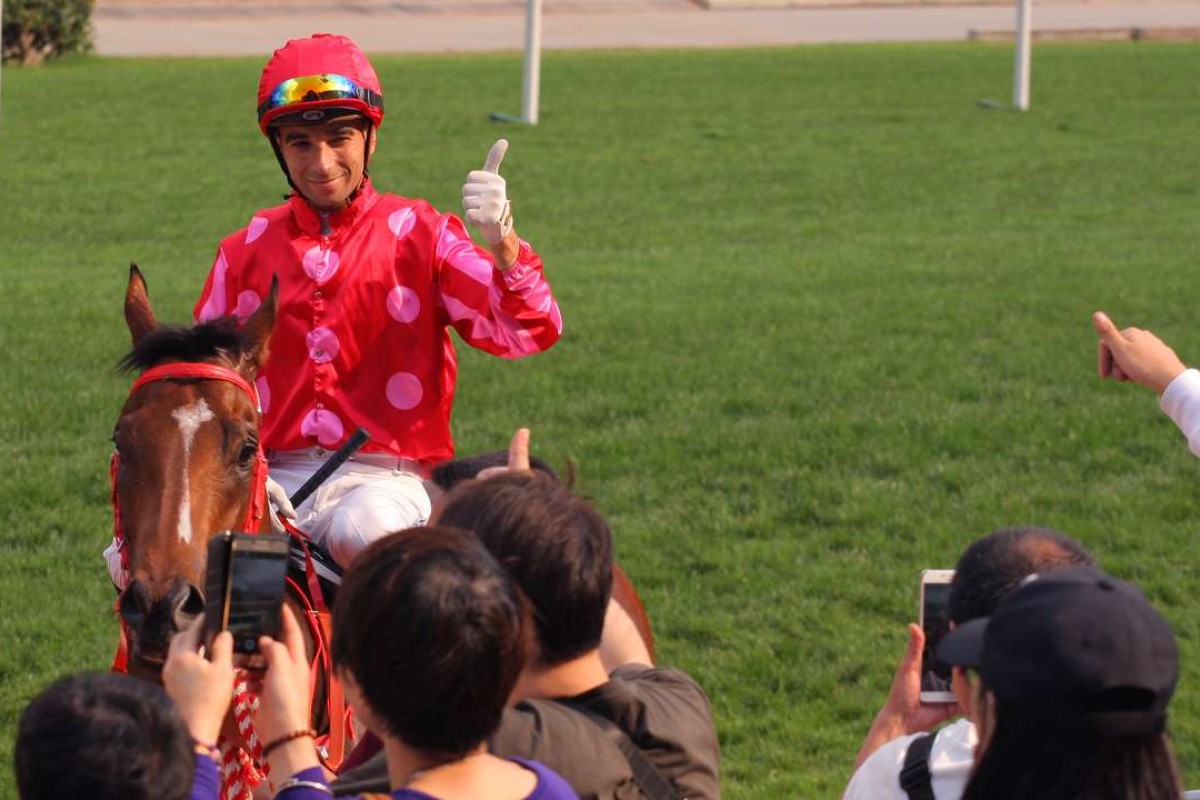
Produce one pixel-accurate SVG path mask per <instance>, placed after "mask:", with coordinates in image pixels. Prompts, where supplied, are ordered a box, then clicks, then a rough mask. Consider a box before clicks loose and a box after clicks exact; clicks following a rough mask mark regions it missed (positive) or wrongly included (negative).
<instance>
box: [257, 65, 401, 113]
mask: <svg viewBox="0 0 1200 800" xmlns="http://www.w3.org/2000/svg"><path fill="white" fill-rule="evenodd" d="M320 100H358V101H360V102H362V103H364V104H366V105H367V106H368V107H369V108H378V109H380V110H382V109H383V96H382V95H380V94H379V93H378V92H375V91H372V90H371V89H367V88H366V87H363V86H359V85H358V84H357V83H355V82H354V81H352V80H350V79H349V78H347V77H346V76H345V75H332V74H330V75H307V76H305V77H302V78H290V79H288V80H286V81H284V82H283V83H281V84H279V85H278V86H276V87H275V89H274V91H272V92H271V96H270V97H268V98H267V100H266V102H264V103H263V104H262V105H260V106H259V107H258V118H259V119H260V120H261V119H262V118H263V117H264V116H266V115H267V114H268V113H270V112H272V111H274V110H276V109H280V108H287V107H289V106H295V105H300V104H301V103H315V102H317V101H320Z"/></svg>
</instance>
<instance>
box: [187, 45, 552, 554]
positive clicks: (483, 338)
mask: <svg viewBox="0 0 1200 800" xmlns="http://www.w3.org/2000/svg"><path fill="white" fill-rule="evenodd" d="M383 116H384V104H383V90H382V88H381V87H380V82H379V78H378V77H377V76H376V73H375V69H374V68H373V67H372V66H371V63H370V61H368V60H367V58H366V56H364V55H363V53H362V51H360V50H359V48H358V47H357V46H356V45H355V44H354V42H352V41H351V40H349V39H347V38H346V37H344V36H334V35H330V34H324V33H318V34H314V35H313V36H311V37H309V38H306V39H293V40H291V41H289V42H287V43H286V44H285V45H284V46H283V47H282V48H280V49H278V50H276V51H275V53H274V55H273V56H272V58H271V59H270V61H268V62H267V65H266V67H265V68H264V69H263V72H262V77H261V79H260V81H259V86H258V123H259V128H260V129H261V130H262V133H263V134H264V135H265V136H266V137H267V139H268V141H269V142H270V143H271V147H272V149H273V150H274V152H275V157H276V159H278V161H279V165H280V167H281V168H282V169H283V173H284V177H286V178H287V181H288V184H289V185H290V186H291V188H292V193H291V194H290V195H289V196H288V198H287V200H286V202H284V203H283V204H282V205H279V206H275V207H274V208H268V209H265V210H262V211H258V212H257V213H255V214H254V215H253V216H252V217H251V219H250V221H249V223H248V224H247V225H246V227H245V228H242V229H241V230H239V231H237V232H235V233H233V234H231V235H230V236H228V237H226V238H225V239H224V240H222V241H221V243H220V246H219V247H218V248H217V253H216V260H215V262H214V264H213V267H212V270H211V271H210V272H209V275H208V278H207V280H206V281H205V284H204V290H203V292H202V294H201V295H200V299H199V301H198V302H197V304H196V306H195V318H196V320H197V321H198V322H202V321H207V320H211V319H214V318H217V317H221V316H224V315H229V314H236V315H237V317H238V318H239V320H243V321H244V320H245V319H246V318H247V317H248V316H249V315H250V314H252V313H253V312H254V310H255V309H256V308H258V306H259V304H260V303H261V302H262V300H263V298H264V297H265V296H266V294H267V292H268V291H269V290H270V287H271V280H272V278H273V277H276V276H277V277H278V279H279V299H278V303H279V310H278V314H277V319H276V326H275V330H274V333H273V334H272V337H271V340H270V350H269V352H270V358H269V360H268V362H267V364H266V366H265V367H264V368H263V370H262V372H261V373H260V374H259V375H258V378H257V381H256V384H257V387H258V391H259V395H260V398H261V404H262V424H261V431H260V434H261V437H262V444H263V447H264V448H265V450H266V453H267V458H268V460H269V462H270V475H271V480H270V482H269V484H268V490H269V492H270V494H271V498H272V500H273V501H274V502H275V505H276V506H277V507H278V508H279V509H280V513H281V514H283V515H285V516H289V515H291V514H293V513H294V514H295V521H296V524H297V525H298V526H299V527H300V528H301V529H302V530H304V531H305V532H307V533H308V534H309V535H310V536H312V538H313V539H314V540H315V541H316V542H318V543H319V544H321V545H323V546H324V547H325V548H326V549H327V550H328V551H329V552H330V553H331V554H332V555H333V557H334V559H335V560H336V561H337V562H338V563H340V564H342V565H343V566H345V565H346V564H348V563H349V561H350V560H351V559H352V558H353V556H354V555H355V554H356V553H357V552H358V551H360V550H361V549H362V548H363V547H365V546H366V545H367V544H368V543H369V542H370V541H372V540H373V539H375V538H377V537H378V536H380V535H382V534H384V533H387V532H389V531H394V530H399V529H402V528H408V527H411V526H415V525H420V524H422V523H424V522H425V521H426V519H427V518H428V516H429V513H430V501H429V497H428V495H427V494H426V491H425V488H424V485H423V479H425V478H426V477H428V471H429V469H430V467H431V466H432V465H434V464H437V463H439V462H441V461H444V460H446V459H448V458H450V457H451V456H452V455H453V453H454V445H453V441H452V440H451V436H450V411H451V405H452V403H453V400H454V386H455V376H456V373H457V364H456V359H455V354H454V347H453V344H452V343H451V339H450V335H449V332H448V331H447V330H446V328H447V326H453V327H454V329H455V330H457V331H458V334H459V336H461V337H462V338H463V339H464V340H465V341H466V342H467V343H468V344H470V345H471V346H472V347H477V348H479V349H481V350H485V351H487V352H489V353H493V354H495V355H498V356H502V357H504V358H520V357H523V356H527V355H531V354H533V353H538V352H541V351H543V350H546V349H547V348H549V347H550V346H551V345H552V344H554V342H555V341H556V340H557V339H558V337H559V334H560V332H561V330H562V318H561V316H560V315H559V310H558V304H557V302H556V301H555V299H554V296H553V294H552V293H551V291H550V286H549V284H548V283H547V282H546V279H545V278H544V277H543V275H542V262H541V259H540V258H539V257H538V255H537V254H536V253H535V252H534V251H533V249H532V248H531V247H530V246H529V244H527V243H526V242H524V241H522V240H521V239H519V238H518V237H517V234H516V232H515V231H514V230H513V222H512V212H511V206H510V204H509V202H508V198H507V193H506V187H505V181H504V179H503V178H502V177H500V175H499V166H500V161H501V159H502V158H503V156H504V150H505V149H506V148H507V146H508V144H507V142H505V141H504V140H500V141H498V142H496V144H495V145H493V147H492V151H491V152H490V153H489V154H488V159H487V162H486V163H485V165H484V169H483V170H475V171H472V172H470V173H468V175H467V179H466V183H465V184H464V186H463V190H462V198H463V199H462V202H463V209H464V211H465V216H466V219H467V220H468V221H469V222H471V223H473V224H474V225H475V226H476V228H477V229H478V231H479V233H480V235H481V237H482V239H483V240H484V241H485V242H486V245H487V246H486V247H481V246H479V245H477V244H475V243H474V242H473V241H472V239H471V236H470V234H468V232H467V230H466V227H465V226H464V224H463V222H462V220H460V219H459V218H458V217H456V216H454V215H452V214H443V213H439V212H438V211H437V210H435V209H434V208H433V207H432V206H431V205H430V204H429V203H427V202H425V201H424V200H417V199H411V198H407V197H401V196H398V195H394V194H386V193H381V192H378V191H376V189H375V187H374V185H373V183H372V181H371V179H370V178H369V177H368V167H369V164H370V160H371V156H372V154H373V153H374V152H375V147H376V145H377V143H378V133H379V129H380V126H381V125H382V123H383ZM359 427H363V428H366V430H367V432H368V433H369V434H370V436H371V438H370V441H369V442H368V444H367V445H366V446H365V447H364V448H363V449H362V451H360V452H359V453H358V454H357V455H356V456H354V457H353V458H352V459H351V460H350V461H348V462H346V463H345V464H343V465H342V466H341V467H340V468H339V469H338V470H337V471H336V472H334V473H333V475H332V477H331V478H330V479H329V480H327V481H326V482H325V483H324V484H323V485H322V486H321V487H320V488H319V489H318V490H317V491H316V492H315V493H314V494H313V495H311V496H310V497H309V498H308V499H307V500H306V501H305V502H303V503H302V504H301V505H300V507H299V508H297V509H294V510H293V509H292V508H291V504H290V503H288V501H287V496H288V495H290V494H293V493H294V492H295V491H296V489H297V488H299V487H300V486H301V485H302V484H303V483H304V481H305V480H306V479H307V478H308V477H309V476H310V475H312V473H313V472H315V471H316V470H317V469H318V468H319V467H320V466H321V465H322V463H324V461H325V460H326V459H327V458H328V457H329V455H330V454H331V453H332V452H333V451H336V450H337V448H338V447H339V446H340V445H341V444H343V443H344V442H345V441H346V440H347V439H348V438H349V437H350V436H351V435H352V434H353V433H354V432H355V430H356V429H357V428H359Z"/></svg>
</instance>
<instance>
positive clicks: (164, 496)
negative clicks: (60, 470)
mask: <svg viewBox="0 0 1200 800" xmlns="http://www.w3.org/2000/svg"><path fill="white" fill-rule="evenodd" d="M277 297H278V285H277V284H273V285H272V289H271V292H270V293H269V295H268V296H267V298H266V299H265V300H264V301H263V302H262V304H261V305H260V307H259V308H258V310H257V311H255V312H254V313H253V314H252V315H251V316H250V318H249V319H248V320H247V321H246V323H245V324H244V325H242V326H240V327H239V326H237V324H236V321H235V320H234V319H232V318H227V319H223V320H217V321H213V322H210V323H205V324H200V325H196V326H193V327H190V328H185V327H177V326H168V325H160V324H159V323H158V320H157V319H156V318H155V315H154V311H153V309H152V307H151V304H150V299H149V295H148V293H147V290H146V282H145V278H144V277H143V276H142V274H141V272H140V270H138V268H137V266H136V265H131V266H130V271H129V283H128V285H127V287H126V293H125V322H126V325H127V326H128V328H129V333H130V335H131V337H132V342H133V347H132V350H131V351H130V352H129V354H128V355H126V357H125V358H124V359H123V360H122V362H121V366H122V367H123V368H125V369H126V370H130V371H132V370H138V371H139V372H140V375H139V377H138V378H137V379H136V380H135V381H134V383H133V386H132V388H131V389H130V392H129V396H128V398H127V399H126V401H125V404H124V406H123V407H122V408H121V412H120V414H119V416H118V419H117V423H116V425H115V426H114V429H113V444H114V448H115V449H114V453H113V458H112V462H111V465H110V477H111V484H112V504H113V520H114V542H115V543H116V544H117V545H118V550H117V552H118V553H119V557H120V563H121V568H122V569H121V570H120V572H121V573H123V577H124V581H123V584H124V585H123V586H122V587H120V591H119V595H118V598H117V603H116V610H117V613H118V615H119V617H120V620H121V630H122V644H121V646H120V648H119V650H118V658H117V660H116V661H115V662H114V668H118V669H122V670H123V671H126V672H129V673H131V674H134V675H138V676H140V677H144V678H148V679H150V680H155V681H161V679H162V668H163V664H164V662H165V661H166V656H167V650H168V647H169V644H170V641H171V638H172V636H174V635H175V634H176V633H178V632H179V631H181V630H183V629H184V628H186V627H187V626H189V625H190V624H192V622H193V621H194V620H195V618H196V617H197V616H198V615H199V614H200V613H201V612H202V611H203V610H204V605H205V599H204V592H203V589H202V587H203V586H204V573H205V568H206V561H207V551H208V541H209V539H210V538H211V537H212V535H213V534H215V533H217V532H220V531H226V530H235V531H243V532H249V533H267V532H269V531H270V529H271V525H270V517H269V512H268V510H267V496H266V478H267V460H266V457H265V456H264V454H263V450H262V447H261V445H260V443H259V437H258V424H259V413H260V412H259V404H258V393H257V390H256V387H255V385H254V379H255V376H256V374H257V372H258V370H260V369H261V368H262V365H263V364H264V363H265V361H266V358H267V352H268V342H269V340H270V335H271V332H272V330H273V328H274V324H275V309H276V302H277ZM301 550H302V551H303V546H302V545H301ZM308 566H311V563H309V564H308ZM302 587H303V588H302ZM288 589H289V591H288V599H287V602H288V603H289V605H291V606H292V608H293V611H295V612H296V616H297V619H299V620H301V628H302V630H303V631H304V634H305V645H306V648H307V651H308V653H309V656H310V658H311V659H312V664H313V681H312V683H313V697H312V715H313V727H314V728H315V729H317V730H320V731H324V734H323V736H322V743H323V744H324V745H325V748H326V749H325V752H324V756H325V763H326V765H327V766H329V767H330V768H333V769H336V767H337V766H338V764H339V763H340V762H341V760H342V758H343V756H344V753H345V751H346V749H347V744H348V743H349V740H350V738H351V737H350V730H351V729H350V728H349V726H348V722H349V720H348V717H347V714H346V711H345V705H344V702H343V695H342V692H341V687H340V685H339V684H338V681H337V680H336V677H335V676H334V675H333V672H332V670H331V669H330V664H329V656H328V648H327V642H328V635H329V628H328V621H329V614H328V609H327V608H325V607H324V603H323V600H322V593H321V591H320V586H319V583H318V581H317V579H316V577H315V573H314V571H313V570H311V569H310V570H307V574H306V571H305V570H303V569H301V570H300V573H299V574H296V573H295V571H294V568H293V570H292V574H291V575H290V576H289V586H288ZM314 598H315V602H314ZM242 686H244V684H242ZM238 692H239V695H238V697H237V698H235V704H234V706H235V707H234V709H232V710H231V716H230V718H229V719H228V720H227V721H226V725H225V726H224V730H223V740H224V742H225V743H226V745H227V746H226V747H225V748H224V754H223V764H222V768H223V771H224V772H225V776H226V793H227V796H236V797H249V796H251V790H252V788H253V784H254V782H255V781H257V780H259V779H260V775H259V768H260V763H261V762H260V763H255V758H256V757H257V753H258V747H259V743H258V742H257V738H256V737H255V736H254V735H253V733H252V725H251V723H250V708H249V707H248V703H249V702H250V700H249V698H250V695H249V692H248V690H246V689H244V688H239V689H238Z"/></svg>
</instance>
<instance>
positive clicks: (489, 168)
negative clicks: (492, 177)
mask: <svg viewBox="0 0 1200 800" xmlns="http://www.w3.org/2000/svg"><path fill="white" fill-rule="evenodd" d="M507 152H508V139H497V140H496V143H495V144H493V145H492V149H491V150H488V154H487V160H486V161H484V162H483V171H484V172H496V173H499V172H500V162H501V161H503V160H504V154H505V153H507Z"/></svg>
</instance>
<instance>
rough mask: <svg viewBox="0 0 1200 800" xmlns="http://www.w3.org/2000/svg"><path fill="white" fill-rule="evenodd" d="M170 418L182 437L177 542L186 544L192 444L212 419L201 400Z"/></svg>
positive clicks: (189, 535)
mask: <svg viewBox="0 0 1200 800" xmlns="http://www.w3.org/2000/svg"><path fill="white" fill-rule="evenodd" d="M171 416H172V417H174V418H175V421H176V422H178V423H179V433H180V435H181V436H183V464H182V468H183V481H182V485H183V500H181V501H180V503H179V540H180V541H181V542H184V543H188V542H191V541H192V491H191V485H190V481H189V480H188V475H189V472H188V466H189V465H190V464H191V460H192V459H191V456H192V442H193V441H194V440H195V438H196V431H197V430H198V429H199V428H200V426H201V425H203V424H204V423H205V422H208V421H209V420H210V419H212V418H213V412H212V409H211V408H209V407H208V403H206V402H204V398H201V399H199V400H197V401H196V402H195V403H192V404H191V405H190V406H184V407H183V408H177V409H175V410H174V411H172V412H171Z"/></svg>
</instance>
